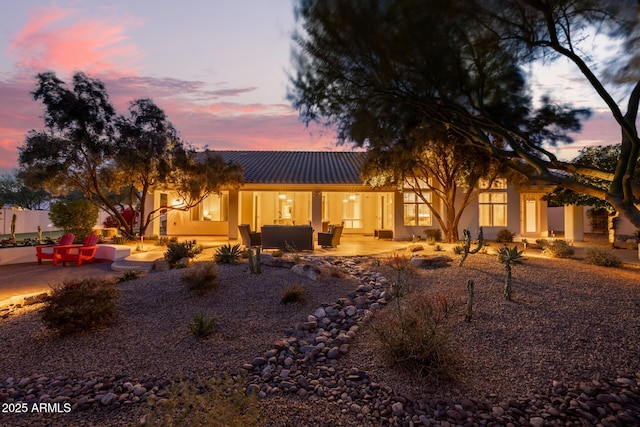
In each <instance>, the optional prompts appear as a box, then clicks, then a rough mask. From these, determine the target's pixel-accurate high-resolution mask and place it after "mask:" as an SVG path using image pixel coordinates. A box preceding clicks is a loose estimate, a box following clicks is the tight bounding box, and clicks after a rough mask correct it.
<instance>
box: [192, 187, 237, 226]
mask: <svg viewBox="0 0 640 427" xmlns="http://www.w3.org/2000/svg"><path fill="white" fill-rule="evenodd" d="M228 206H229V193H228V192H226V191H225V192H222V193H220V194H211V195H209V196H207V197H206V198H205V199H204V200H203V201H202V203H200V204H199V205H198V206H194V207H193V208H191V221H227V220H228V219H229V218H228V216H229V210H228Z"/></svg>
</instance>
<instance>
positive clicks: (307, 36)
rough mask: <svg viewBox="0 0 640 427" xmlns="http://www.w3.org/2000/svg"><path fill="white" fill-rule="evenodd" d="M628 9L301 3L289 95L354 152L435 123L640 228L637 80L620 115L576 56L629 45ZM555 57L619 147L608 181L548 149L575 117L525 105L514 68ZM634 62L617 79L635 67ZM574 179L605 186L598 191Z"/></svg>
mask: <svg viewBox="0 0 640 427" xmlns="http://www.w3.org/2000/svg"><path fill="white" fill-rule="evenodd" d="M631 6H634V7H635V2H633V4H632V2H628V1H627V2H599V1H598V2H596V1H590V0H557V1H549V2H542V1H536V0H528V1H520V0H487V1H482V0H477V1H474V0H462V1H456V2H448V1H416V0H395V1H392V0H388V1H384V0H378V1H376V0H372V1H369V2H351V1H341V0H323V1H320V0H300V1H299V2H298V7H297V9H296V11H297V16H298V18H299V22H300V28H301V30H300V31H299V32H298V33H297V34H296V35H295V36H294V39H295V42H296V44H297V46H298V47H297V50H296V53H295V56H294V59H295V61H294V66H295V71H296V73H295V75H293V76H292V77H291V83H292V84H291V90H290V97H291V99H292V101H293V103H294V106H295V107H296V108H298V109H299V111H300V113H301V116H302V118H303V119H304V120H306V121H307V122H309V121H313V120H317V121H320V122H324V123H325V124H327V125H330V126H334V127H335V128H336V129H337V132H338V136H339V139H340V140H341V141H346V140H353V141H355V142H356V143H358V144H361V145H366V144H368V143H369V141H370V139H371V138H372V135H376V134H378V133H379V131H380V129H384V130H385V131H389V130H392V129H394V127H397V126H398V123H399V122H401V120H402V118H404V117H409V118H414V117H416V116H419V117H422V120H423V121H435V122H438V123H441V124H442V125H444V126H445V127H447V128H449V129H452V130H454V131H455V132H456V133H457V134H459V135H461V136H463V137H464V139H465V141H466V143H467V144H469V145H471V146H474V147H477V148H478V149H480V150H485V151H486V152H487V153H490V155H491V156H492V157H493V158H495V159H497V160H498V161H500V162H501V163H503V164H504V165H506V166H508V167H509V168H510V169H512V170H513V171H515V172H517V173H520V174H523V175H525V176H527V177H529V178H530V179H534V180H536V181H538V182H546V183H550V184H557V185H562V186H563V187H565V188H570V189H572V190H574V191H577V192H580V193H583V194H588V195H591V196H594V197H598V198H600V199H603V200H607V201H608V202H609V203H610V204H611V205H612V206H614V207H615V208H616V209H617V210H619V211H620V212H621V213H622V214H623V215H625V216H626V217H627V218H629V220H630V221H631V222H632V223H634V224H635V225H636V226H638V227H640V211H639V210H638V208H637V207H636V206H635V204H634V202H635V201H636V198H637V196H638V194H640V191H639V189H638V188H637V187H636V186H635V185H634V184H633V182H632V180H630V179H629V177H630V176H632V175H633V171H634V170H635V164H636V162H637V158H638V146H639V144H638V137H637V132H636V129H635V119H636V115H637V107H638V100H639V99H640V84H639V83H638V82H639V79H638V78H637V76H633V75H630V74H629V73H626V74H625V76H627V77H628V80H627V82H631V83H630V86H628V88H629V89H628V92H627V95H628V96H627V100H628V108H627V113H626V114H623V113H622V112H621V108H620V107H619V106H618V105H617V103H616V102H615V101H614V98H613V96H611V94H610V93H609V92H608V91H607V90H606V89H605V87H604V84H603V83H602V80H601V79H604V78H605V77H604V76H603V77H601V78H600V79H599V78H598V77H596V75H595V72H594V71H593V70H595V69H596V68H597V67H596V65H597V62H596V61H595V59H594V60H593V61H594V62H590V61H591V58H590V57H589V55H587V54H584V53H581V52H580V51H579V50H578V48H577V47H578V45H579V44H580V42H585V41H587V40H588V39H589V38H593V37H594V36H599V35H600V36H601V35H603V34H604V32H605V31H606V34H607V35H609V36H615V37H619V38H621V39H622V41H624V42H626V44H627V45H629V44H632V43H634V42H635V40H636V37H635V35H636V32H635V30H636V27H637V20H638V17H637V15H636V13H635V10H633V8H631ZM631 12H633V13H631ZM627 49H628V46H627ZM552 54H553V55H555V56H559V55H563V56H565V57H567V58H568V59H570V60H571V61H573V62H574V63H575V64H576V66H577V67H578V69H579V70H580V72H582V73H583V75H584V76H585V81H587V82H588V83H589V84H591V85H592V87H593V88H594V89H595V90H596V92H597V93H598V95H600V96H601V97H602V98H603V100H605V102H606V104H607V106H609V108H610V110H611V112H612V115H613V117H614V118H615V119H616V120H617V121H618V124H619V125H620V127H621V130H622V134H623V141H622V150H621V154H620V156H619V158H618V164H617V168H616V171H615V172H614V173H609V172H606V171H602V170H598V169H596V168H583V167H579V166H576V165H574V164H572V163H570V162H564V161H561V160H559V159H558V158H557V157H556V156H555V155H554V154H553V153H552V152H550V151H549V149H548V147H549V145H555V144H557V143H558V142H567V141H569V140H570V138H567V137H566V132H567V131H577V130H579V129H580V124H579V118H580V117H581V115H582V113H584V111H578V110H571V109H570V108H568V106H567V105H564V104H552V103H549V102H546V103H545V102H543V105H542V107H539V108H538V109H537V110H536V109H534V108H533V104H532V103H531V99H530V98H529V95H528V93H529V92H528V85H527V82H526V74H525V73H523V72H522V66H523V65H525V64H527V63H529V62H530V61H534V60H538V59H540V58H541V57H543V56H545V55H549V56H548V57H549V58H552V57H553V55H552ZM624 56H625V55H621V57H624ZM635 59H636V58H630V59H628V61H627V62H626V63H625V64H624V65H626V66H627V67H626V68H625V70H626V69H634V67H632V65H633V64H634V62H633V61H635ZM593 64H596V65H593ZM622 68H624V67H622ZM547 101H548V100H547ZM465 149H466V148H465ZM559 172H561V173H559ZM576 174H581V175H590V176H594V177H598V178H600V179H603V180H606V181H608V182H609V185H608V186H607V188H606V189H604V190H603V189H602V188H598V187H594V186H593V185H590V184H589V183H588V182H584V181H580V180H578V179H576V178H575V177H576Z"/></svg>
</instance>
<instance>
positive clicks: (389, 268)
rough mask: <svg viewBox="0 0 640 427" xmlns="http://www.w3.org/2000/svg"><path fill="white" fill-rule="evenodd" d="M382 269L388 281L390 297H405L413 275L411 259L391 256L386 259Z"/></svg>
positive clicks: (413, 269)
mask: <svg viewBox="0 0 640 427" xmlns="http://www.w3.org/2000/svg"><path fill="white" fill-rule="evenodd" d="M382 268H383V273H384V275H385V277H387V279H388V280H389V291H390V294H391V296H393V297H394V298H400V297H403V296H405V295H407V294H408V293H409V291H410V288H411V284H412V283H411V282H412V279H413V275H414V273H415V268H414V267H413V266H412V265H411V259H410V258H408V257H406V256H402V255H393V256H391V257H389V258H388V259H387V261H386V262H385V263H384V265H383V266H382Z"/></svg>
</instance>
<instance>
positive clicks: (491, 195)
mask: <svg viewBox="0 0 640 427" xmlns="http://www.w3.org/2000/svg"><path fill="white" fill-rule="evenodd" d="M478 207H479V218H478V220H479V221H478V222H479V225H480V226H487V227H506V226H507V193H506V192H505V191H490V192H486V193H480V194H479V195H478Z"/></svg>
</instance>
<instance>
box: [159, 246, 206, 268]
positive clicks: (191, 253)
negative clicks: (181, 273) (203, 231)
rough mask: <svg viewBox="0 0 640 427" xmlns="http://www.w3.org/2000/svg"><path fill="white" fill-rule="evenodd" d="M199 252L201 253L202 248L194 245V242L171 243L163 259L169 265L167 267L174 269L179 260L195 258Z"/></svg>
mask: <svg viewBox="0 0 640 427" xmlns="http://www.w3.org/2000/svg"><path fill="white" fill-rule="evenodd" d="M200 252H202V246H200V245H198V244H196V241H195V240H185V241H184V242H171V243H169V244H168V245H167V250H166V252H165V253H164V259H165V260H166V261H167V262H168V263H169V267H171V268H176V267H177V266H178V263H180V260H182V259H184V258H187V259H192V258H195V256H196V255H198V254H199V253H200Z"/></svg>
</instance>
